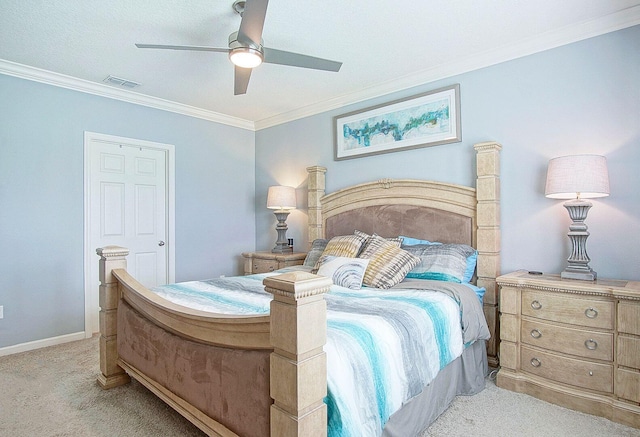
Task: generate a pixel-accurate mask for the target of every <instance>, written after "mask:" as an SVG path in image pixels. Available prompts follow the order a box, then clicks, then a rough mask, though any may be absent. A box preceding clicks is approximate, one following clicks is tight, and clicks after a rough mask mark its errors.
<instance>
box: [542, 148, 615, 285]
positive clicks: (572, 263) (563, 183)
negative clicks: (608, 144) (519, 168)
mask: <svg viewBox="0 0 640 437" xmlns="http://www.w3.org/2000/svg"><path fill="white" fill-rule="evenodd" d="M544 194H545V196H546V197H549V198H551V199H572V200H569V201H567V202H565V203H564V207H565V208H567V211H568V212H569V217H571V220H573V223H571V225H570V226H569V233H568V234H567V235H568V236H569V239H570V240H571V247H572V248H571V256H570V257H569V258H568V259H567V261H568V262H569V265H568V266H567V267H566V268H565V270H564V271H563V272H562V273H561V275H560V276H561V277H562V278H566V279H580V280H587V281H593V280H595V279H596V278H597V274H596V272H594V271H593V270H592V269H591V267H589V261H590V259H589V256H588V255H587V237H588V236H589V232H588V231H587V225H586V224H585V223H584V221H585V220H586V218H587V213H588V212H589V209H590V208H591V207H592V206H593V205H592V203H591V202H589V201H586V200H583V199H590V198H595V197H605V196H608V195H609V172H608V170H607V159H606V158H605V157H604V156H599V155H572V156H561V157H558V158H553V159H551V160H549V167H548V169H547V184H546V187H545V192H544Z"/></svg>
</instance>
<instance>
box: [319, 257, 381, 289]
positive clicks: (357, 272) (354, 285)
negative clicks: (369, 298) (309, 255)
mask: <svg viewBox="0 0 640 437" xmlns="http://www.w3.org/2000/svg"><path fill="white" fill-rule="evenodd" d="M368 264H369V260H368V259H361V258H349V257H344V256H333V255H324V256H322V257H320V259H319V260H318V265H319V266H320V267H319V268H318V275H320V276H326V277H327V278H331V280H332V281H333V283H334V284H336V285H339V286H341V287H345V288H350V289H352V290H359V289H360V288H362V278H364V272H365V271H366V270H367V265H368Z"/></svg>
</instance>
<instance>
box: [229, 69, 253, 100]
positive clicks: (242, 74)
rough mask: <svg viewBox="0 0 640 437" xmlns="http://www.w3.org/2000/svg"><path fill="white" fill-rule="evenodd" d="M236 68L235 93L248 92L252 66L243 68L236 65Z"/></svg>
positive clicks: (235, 94)
mask: <svg viewBox="0 0 640 437" xmlns="http://www.w3.org/2000/svg"><path fill="white" fill-rule="evenodd" d="M234 68H235V70H234V81H233V83H234V85H233V95H234V96H237V95H240V94H246V93H247V87H248V86H249V79H250V78H251V68H242V67H238V66H234Z"/></svg>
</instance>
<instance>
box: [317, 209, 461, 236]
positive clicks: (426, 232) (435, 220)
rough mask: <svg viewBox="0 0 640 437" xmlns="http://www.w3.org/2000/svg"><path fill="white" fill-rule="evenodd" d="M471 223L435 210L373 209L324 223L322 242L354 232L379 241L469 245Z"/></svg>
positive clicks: (350, 212)
mask: <svg viewBox="0 0 640 437" xmlns="http://www.w3.org/2000/svg"><path fill="white" fill-rule="evenodd" d="M471 225H472V219H471V218H470V217H465V216H463V215H460V214H455V213H451V212H448V211H442V210H439V209H435V208H428V207H421V206H413V205H376V206H367V207H364V208H358V209H353V210H350V211H345V212H343V213H340V214H336V215H334V216H332V217H329V218H327V220H326V221H325V238H331V237H334V236H336V235H348V234H352V233H353V231H354V229H358V230H360V231H363V232H366V233H368V234H373V233H376V234H378V235H380V236H382V237H397V236H398V235H404V236H407V237H413V238H419V239H423V240H429V241H439V242H442V243H464V244H468V245H472V244H473V233H472V232H471Z"/></svg>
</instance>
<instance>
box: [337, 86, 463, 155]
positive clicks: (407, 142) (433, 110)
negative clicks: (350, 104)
mask: <svg viewBox="0 0 640 437" xmlns="http://www.w3.org/2000/svg"><path fill="white" fill-rule="evenodd" d="M334 121H335V159H336V160H342V159H350V158H356V157H359V156H363V155H373V154H379V153H388V152H396V151H398V150H406V149H413V148H417V147H426V146H435V145H439V144H446V143H454V142H459V141H462V134H461V126H460V85H458V84H456V85H453V86H450V87H446V88H440V89H437V90H434V91H430V92H428V93H424V94H420V95H418V96H414V97H410V98H408V99H401V100H396V101H393V102H390V103H385V104H383V105H378V106H374V107H371V108H367V109H365V110H361V111H356V112H351V113H348V114H344V115H340V116H338V117H335V118H334Z"/></svg>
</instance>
